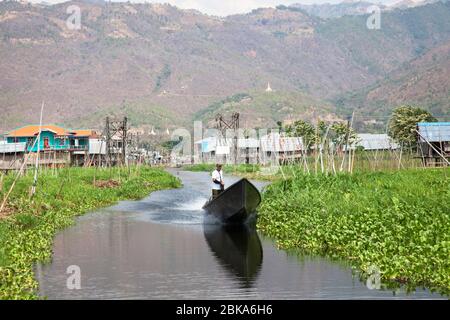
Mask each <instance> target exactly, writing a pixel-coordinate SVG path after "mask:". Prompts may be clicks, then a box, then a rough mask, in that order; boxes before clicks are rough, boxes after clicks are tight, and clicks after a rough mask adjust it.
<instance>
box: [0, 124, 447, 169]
mask: <svg viewBox="0 0 450 320" xmlns="http://www.w3.org/2000/svg"><path fill="white" fill-rule="evenodd" d="M125 119H126V118H125ZM107 129H108V130H107V131H106V132H107V133H106V134H105V133H104V132H102V133H99V132H97V131H96V130H89V129H88V130H71V129H66V128H63V127H60V126H56V125H42V126H41V127H40V126H38V125H27V126H24V127H21V128H17V129H15V130H12V131H10V132H8V133H6V134H5V135H4V138H3V139H0V170H3V171H8V170H18V169H19V168H21V167H22V166H25V167H27V166H33V165H34V164H35V163H36V160H37V159H36V158H38V162H39V164H40V165H43V166H51V167H62V166H68V165H70V166H107V165H121V164H129V163H134V164H149V165H160V164H163V165H175V166H178V165H185V164H191V163H215V162H222V163H247V164H260V165H267V164H270V163H274V162H278V163H280V164H283V163H295V162H299V161H302V158H303V157H305V155H308V153H310V152H314V149H315V148H320V146H312V147H311V146H306V145H305V143H304V141H303V138H302V137H295V136H294V137H293V136H288V135H287V134H286V133H284V132H278V131H275V130H274V131H273V132H269V133H268V134H266V135H263V136H260V137H251V138H250V137H246V138H237V137H236V138H234V139H227V138H223V136H220V135H215V136H209V137H204V138H203V139H201V140H197V141H193V148H194V149H193V150H194V152H193V153H192V154H189V155H178V154H174V155H172V156H170V155H165V156H163V155H161V154H160V153H159V152H157V151H154V150H153V151H152V150H148V149H146V148H142V147H141V146H140V145H139V144H138V143H136V141H133V138H132V134H131V133H130V130H129V129H128V127H127V124H126V120H124V121H123V122H122V121H115V122H114V121H110V122H109V123H107ZM417 129H418V131H417V132H418V135H417V139H418V143H419V146H420V148H419V149H420V152H419V151H418V154H417V155H416V157H418V158H421V159H422V161H423V164H424V165H425V166H430V165H432V166H433V165H439V163H442V159H444V160H445V159H446V158H447V159H448V158H450V123H448V122H430V123H418V124H417ZM37 141H40V143H37ZM399 148H400V145H399V144H398V143H396V142H394V141H393V140H392V139H391V138H390V137H389V136H388V135H387V134H368V133H357V134H356V138H355V139H354V142H353V143H351V144H349V145H346V146H341V150H340V152H344V153H345V152H347V151H349V152H351V150H365V151H367V152H379V151H394V150H398V149H399Z"/></svg>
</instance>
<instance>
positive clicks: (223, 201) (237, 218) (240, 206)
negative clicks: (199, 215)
mask: <svg viewBox="0 0 450 320" xmlns="http://www.w3.org/2000/svg"><path fill="white" fill-rule="evenodd" d="M260 203H261V194H260V193H259V190H258V189H257V188H256V187H255V186H254V185H253V184H252V183H251V182H250V181H248V180H247V179H242V180H239V181H238V182H236V183H235V184H233V185H232V186H230V187H229V188H228V189H226V190H224V191H223V192H222V193H221V194H220V195H219V196H218V197H217V198H216V199H212V200H210V201H208V202H207V203H206V204H205V205H204V206H203V209H204V210H205V211H206V212H207V214H210V215H213V216H214V217H216V218H217V219H219V220H220V221H221V222H223V223H225V224H242V223H246V222H247V221H249V219H250V218H251V217H252V215H254V214H256V208H257V207H258V206H259V204H260Z"/></svg>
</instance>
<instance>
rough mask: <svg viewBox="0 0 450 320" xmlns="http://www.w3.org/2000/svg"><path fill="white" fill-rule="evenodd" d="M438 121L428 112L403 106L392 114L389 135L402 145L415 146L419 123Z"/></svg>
mask: <svg viewBox="0 0 450 320" xmlns="http://www.w3.org/2000/svg"><path fill="white" fill-rule="evenodd" d="M436 121H437V119H436V118H435V117H433V115H432V114H431V113H429V112H428V111H426V110H423V109H421V108H418V107H413V106H408V105H406V106H401V107H398V108H396V109H395V110H394V112H393V113H392V117H391V119H390V120H389V128H388V133H389V136H390V137H391V138H393V139H394V140H395V141H397V142H399V143H400V144H405V145H415V143H416V141H417V136H416V132H415V129H416V126H417V123H419V122H436Z"/></svg>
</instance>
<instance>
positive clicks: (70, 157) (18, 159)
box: [0, 125, 97, 169]
mask: <svg viewBox="0 0 450 320" xmlns="http://www.w3.org/2000/svg"><path fill="white" fill-rule="evenodd" d="M39 132H41V136H40V139H39ZM96 137H97V134H96V133H95V131H93V130H67V129H64V128H62V127H59V126H55V125H42V126H41V128H40V127H39V126H38V125H29V126H24V127H21V128H18V129H16V130H13V131H11V132H9V133H7V134H6V140H5V141H3V142H2V143H0V161H1V162H0V168H1V169H17V168H20V166H21V165H22V164H23V161H24V159H25V156H24V155H25V154H26V153H30V156H29V157H28V163H27V165H28V164H30V165H31V164H33V163H34V162H35V160H36V156H37V153H38V151H39V163H40V164H41V165H48V166H64V165H70V164H72V165H82V164H83V163H84V161H85V159H86V158H87V156H88V154H89V139H91V138H96ZM38 139H39V140H40V143H39V144H38V141H37V140H38Z"/></svg>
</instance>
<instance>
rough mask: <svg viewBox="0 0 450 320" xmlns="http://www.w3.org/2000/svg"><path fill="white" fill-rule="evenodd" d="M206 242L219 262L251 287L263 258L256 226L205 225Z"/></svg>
mask: <svg viewBox="0 0 450 320" xmlns="http://www.w3.org/2000/svg"><path fill="white" fill-rule="evenodd" d="M204 234H205V238H206V242H207V243H208V246H209V248H210V249H211V251H212V253H213V254H214V256H216V257H217V259H218V260H219V263H220V264H221V265H222V266H223V267H225V268H226V269H227V270H228V271H229V272H230V273H232V274H233V275H234V276H236V277H237V279H238V280H239V281H240V283H241V285H242V287H244V288H250V287H251V286H252V284H253V283H254V281H255V280H256V278H257V276H258V273H259V270H260V269H261V265H262V260H263V250H262V246H261V241H260V239H259V236H258V234H257V232H256V230H255V228H254V227H250V226H246V225H240V226H217V225H216V226H213V225H204Z"/></svg>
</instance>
